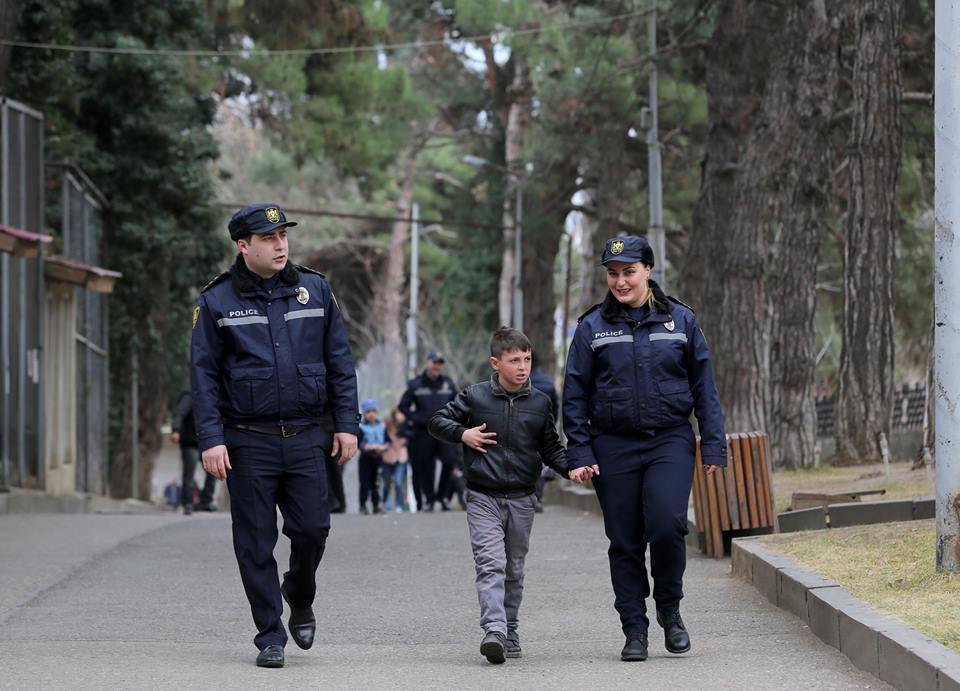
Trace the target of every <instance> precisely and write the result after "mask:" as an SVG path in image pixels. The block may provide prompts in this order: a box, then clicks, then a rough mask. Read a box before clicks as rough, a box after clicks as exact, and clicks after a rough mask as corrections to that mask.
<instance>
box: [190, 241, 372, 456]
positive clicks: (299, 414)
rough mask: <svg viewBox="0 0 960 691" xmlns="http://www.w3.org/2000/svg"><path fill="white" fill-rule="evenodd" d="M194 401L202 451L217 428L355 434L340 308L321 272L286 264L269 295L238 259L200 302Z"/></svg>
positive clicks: (351, 373) (219, 434)
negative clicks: (329, 419)
mask: <svg viewBox="0 0 960 691" xmlns="http://www.w3.org/2000/svg"><path fill="white" fill-rule="evenodd" d="M195 309H196V310H197V312H196V315H195V325H194V329H193V344H192V355H193V375H194V381H193V398H194V412H195V416H196V425H197V437H198V439H199V442H200V448H201V449H208V448H210V447H212V446H216V445H218V444H223V439H224V438H223V425H224V424H232V423H247V424H254V425H264V424H272V425H283V426H290V427H298V426H304V425H315V424H319V422H320V417H321V415H323V414H324V413H325V412H327V411H328V410H329V411H330V412H332V414H333V423H334V430H335V431H336V432H349V433H350V434H358V432H359V426H358V423H359V414H358V412H357V393H356V391H357V384H356V370H355V369H354V365H353V357H352V355H351V354H350V345H349V343H348V340H347V334H346V329H345V328H344V327H343V318H342V317H341V314H340V309H339V307H338V306H337V303H336V301H335V300H334V298H333V293H332V291H331V290H330V285H329V284H328V283H327V281H326V279H325V278H324V277H323V275H322V274H320V273H317V272H316V271H313V270H312V269H308V268H306V267H303V266H297V265H296V264H293V263H292V262H287V265H286V266H285V267H284V269H283V270H282V271H281V272H280V274H279V281H278V282H277V287H276V288H274V289H273V290H272V291H270V292H268V291H267V290H266V289H265V288H264V286H263V282H262V281H259V280H257V277H256V275H255V274H253V273H252V272H251V271H250V270H249V269H248V268H247V267H246V264H245V263H244V261H243V257H242V256H238V257H237V261H236V263H234V265H233V266H232V267H231V269H230V270H229V271H227V272H225V273H223V274H221V275H220V276H218V277H217V278H216V279H214V280H213V281H212V282H211V283H210V284H208V285H207V286H206V287H205V288H204V289H203V292H202V293H201V294H200V298H199V300H198V301H197V307H196V308H195Z"/></svg>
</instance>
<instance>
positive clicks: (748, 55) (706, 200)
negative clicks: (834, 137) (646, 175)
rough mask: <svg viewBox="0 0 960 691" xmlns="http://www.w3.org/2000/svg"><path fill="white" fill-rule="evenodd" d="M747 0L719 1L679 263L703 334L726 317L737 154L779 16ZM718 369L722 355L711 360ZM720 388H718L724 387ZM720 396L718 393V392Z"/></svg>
mask: <svg viewBox="0 0 960 691" xmlns="http://www.w3.org/2000/svg"><path fill="white" fill-rule="evenodd" d="M771 14H773V11H772V10H765V9H764V8H763V7H760V8H758V7H757V5H756V4H755V3H754V4H751V3H750V2H749V1H748V0H729V2H724V3H721V5H720V10H719V16H718V17H717V23H716V28H715V29H714V32H713V36H712V37H711V39H710V45H709V47H708V49H707V59H706V67H707V69H706V87H707V107H708V109H709V127H710V129H709V133H708V136H707V145H706V151H705V153H704V158H703V162H702V164H701V165H702V174H701V179H700V195H699V197H698V199H697V203H696V206H695V207H694V210H693V223H692V226H691V228H690V234H689V243H688V247H687V252H686V255H685V256H684V261H683V263H682V266H681V273H680V284H681V291H682V292H680V293H679V294H682V295H683V299H684V300H685V301H687V302H689V303H690V304H691V305H693V306H694V308H695V309H696V310H697V317H698V319H699V321H700V324H701V326H702V327H703V330H704V332H705V333H706V334H707V337H708V338H711V337H712V336H713V332H714V326H715V325H717V324H719V323H720V322H722V321H723V320H724V318H725V317H724V316H723V313H722V301H721V298H722V295H721V294H720V291H718V290H716V286H717V285H718V283H719V277H720V275H721V272H720V264H721V261H722V258H723V257H724V256H726V255H727V254H729V253H731V252H732V253H734V254H737V253H738V248H736V247H732V246H731V245H730V243H729V234H730V224H731V222H732V220H733V217H734V209H735V203H734V202H735V191H736V182H737V173H738V171H739V170H740V168H741V166H740V159H741V157H742V156H743V150H744V148H745V146H746V141H747V137H748V135H749V134H750V128H751V126H752V124H753V120H754V117H755V114H756V112H757V108H758V105H759V103H760V98H761V96H762V93H763V83H764V76H765V75H764V71H763V70H762V69H757V67H758V66H759V65H764V64H766V62H767V60H768V58H769V55H768V51H769V46H768V44H769V39H768V38H766V37H768V36H769V34H770V27H773V26H777V25H778V24H777V22H778V17H777V16H768V15H771ZM715 366H716V367H717V368H718V369H719V368H722V367H723V363H722V362H720V361H717V362H716V365H715ZM721 393H722V391H721ZM722 400H723V399H722Z"/></svg>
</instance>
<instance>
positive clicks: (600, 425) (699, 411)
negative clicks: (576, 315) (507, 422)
mask: <svg viewBox="0 0 960 691" xmlns="http://www.w3.org/2000/svg"><path fill="white" fill-rule="evenodd" d="M650 286H651V288H652V289H653V294H654V297H655V298H656V300H657V303H658V305H660V307H659V309H657V310H656V311H653V312H651V311H649V310H646V309H644V310H642V311H643V313H644V314H645V316H644V317H643V318H642V320H640V321H637V320H635V319H633V318H632V317H631V316H630V315H629V314H628V312H627V310H625V309H624V308H623V306H622V305H621V304H620V302H618V301H617V299H616V298H615V297H613V295H612V294H610V293H609V292H608V293H607V296H606V298H605V299H604V301H603V302H602V303H601V304H599V305H594V306H593V307H591V308H590V309H589V310H587V312H586V313H584V314H583V316H581V317H580V320H579V324H578V326H577V330H576V332H575V333H574V336H573V345H572V346H571V348H570V357H569V359H568V360H567V371H566V375H565V379H564V388H563V407H564V418H563V431H564V433H565V434H566V436H567V457H568V458H569V463H570V469H571V470H573V469H574V468H581V467H584V466H588V465H593V464H595V463H596V462H597V461H596V458H595V457H594V453H593V449H592V447H591V439H592V438H593V437H595V436H596V435H597V434H601V433H605V434H614V435H617V434H620V435H624V434H641V435H642V434H653V433H655V432H656V431H657V430H662V429H666V428H670V427H677V426H679V425H684V424H686V423H687V421H688V419H689V417H690V413H691V412H695V413H696V417H697V421H698V422H699V423H700V434H701V444H700V454H701V458H702V460H703V463H704V464H705V465H719V466H724V465H726V462H727V461H726V459H727V452H726V436H725V433H724V428H723V411H722V409H721V407H720V396H719V394H718V392H717V388H716V385H715V383H714V378H713V366H712V365H711V363H710V350H709V348H708V347H707V342H706V339H704V337H703V332H702V331H701V330H700V326H699V324H698V323H697V320H696V317H695V316H694V313H693V310H692V309H690V308H689V307H687V306H686V305H684V304H683V303H682V302H680V301H679V300H677V299H676V298H673V297H668V296H666V295H664V293H663V291H662V290H660V287H659V286H658V285H657V284H656V282H654V281H650Z"/></svg>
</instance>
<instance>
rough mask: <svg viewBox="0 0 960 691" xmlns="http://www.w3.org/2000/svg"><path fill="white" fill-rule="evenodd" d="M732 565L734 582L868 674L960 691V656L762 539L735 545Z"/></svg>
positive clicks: (904, 685) (897, 683)
mask: <svg viewBox="0 0 960 691" xmlns="http://www.w3.org/2000/svg"><path fill="white" fill-rule="evenodd" d="M732 562H733V567H732V571H733V574H734V575H735V576H739V577H740V578H741V579H743V580H745V581H746V582H747V583H750V584H752V585H753V586H754V587H755V588H756V589H757V590H758V591H760V593H761V594H763V595H764V596H765V597H766V598H767V599H768V600H770V602H772V603H773V604H775V605H777V606H778V607H780V608H781V609H785V610H787V611H789V612H792V613H793V614H795V615H797V616H798V617H800V618H801V619H802V620H803V621H804V622H806V623H807V625H808V626H809V627H810V630H811V631H812V632H813V633H815V634H816V635H817V636H818V637H819V638H820V639H821V640H822V641H823V642H824V643H827V644H828V645H831V646H833V647H834V648H837V649H838V650H840V652H842V653H843V654H844V655H846V656H847V657H849V658H850V660H851V661H852V662H853V664H855V665H856V666H857V667H859V668H860V669H862V670H864V671H865V672H869V673H870V674H873V675H874V676H876V677H879V678H880V679H882V680H883V681H885V682H887V683H888V684H890V685H892V686H894V687H896V688H898V689H911V690H913V689H917V690H927V689H929V690H931V691H935V690H936V691H947V690H950V691H960V654H958V653H956V652H954V651H953V650H950V649H949V648H947V647H945V646H943V645H941V644H940V643H938V642H937V641H934V640H933V639H931V638H929V637H928V636H925V635H924V634H922V633H920V632H919V631H917V630H916V629H914V628H912V627H910V626H908V625H907V624H904V623H903V622H900V621H897V620H896V619H893V618H891V617H888V616H886V615H883V614H880V613H879V612H877V611H876V610H874V609H872V608H871V607H869V606H868V605H866V604H865V603H863V602H862V601H860V600H858V599H856V598H855V597H853V596H852V595H850V594H849V593H848V592H847V591H846V590H844V589H843V588H841V587H840V586H839V585H838V584H837V583H835V582H834V581H831V580H829V579H827V578H824V577H823V576H821V575H820V574H818V573H816V572H814V571H811V570H810V569H807V568H805V567H803V566H801V565H800V564H799V563H798V562H797V561H796V560H794V559H792V558H791V557H788V556H786V555H784V554H780V553H778V552H774V551H771V550H768V549H766V548H765V547H764V546H763V545H762V544H761V543H760V542H759V541H758V539H757V538H737V539H734V540H733V545H732Z"/></svg>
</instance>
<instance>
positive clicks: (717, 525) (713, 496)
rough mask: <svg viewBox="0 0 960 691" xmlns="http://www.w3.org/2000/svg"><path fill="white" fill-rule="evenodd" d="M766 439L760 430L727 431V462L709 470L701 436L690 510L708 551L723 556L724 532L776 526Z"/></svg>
mask: <svg viewBox="0 0 960 691" xmlns="http://www.w3.org/2000/svg"><path fill="white" fill-rule="evenodd" d="M768 449H769V442H768V439H767V435H766V434H763V433H761V432H750V433H747V434H728V435H727V467H726V468H718V469H717V471H716V472H715V473H714V474H713V475H707V473H706V470H705V468H704V467H703V465H702V464H701V460H700V438H699V437H697V456H696V462H695V466H694V472H693V511H694V514H695V516H696V522H697V530H698V531H699V532H701V533H703V537H704V544H705V547H706V548H705V551H706V553H707V555H709V556H711V557H715V558H717V559H720V558H722V557H723V556H724V548H723V543H724V540H723V533H725V532H732V531H753V532H755V533H763V532H776V531H777V514H776V510H775V508H774V504H773V482H772V478H771V475H772V473H771V469H770V463H769V451H768Z"/></svg>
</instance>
